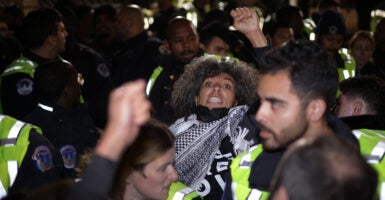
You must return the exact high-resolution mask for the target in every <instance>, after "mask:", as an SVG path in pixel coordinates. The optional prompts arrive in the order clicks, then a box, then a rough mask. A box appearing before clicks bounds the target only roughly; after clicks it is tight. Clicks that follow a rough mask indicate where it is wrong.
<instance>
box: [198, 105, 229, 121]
mask: <svg viewBox="0 0 385 200" xmlns="http://www.w3.org/2000/svg"><path fill="white" fill-rule="evenodd" d="M228 112H229V109H228V108H213V109H209V108H207V107H206V106H202V105H198V106H197V107H196V113H197V118H198V120H199V121H202V122H204V123H208V122H212V121H215V120H218V119H221V118H223V117H224V116H226V115H227V113H228Z"/></svg>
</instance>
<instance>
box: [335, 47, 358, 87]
mask: <svg viewBox="0 0 385 200" xmlns="http://www.w3.org/2000/svg"><path fill="white" fill-rule="evenodd" d="M338 53H339V54H340V56H341V58H342V60H343V61H344V68H337V69H338V80H339V82H341V81H343V80H345V79H348V78H351V77H354V76H356V62H355V61H354V59H353V57H352V56H351V55H350V53H349V51H348V49H346V48H341V49H340V50H338Z"/></svg>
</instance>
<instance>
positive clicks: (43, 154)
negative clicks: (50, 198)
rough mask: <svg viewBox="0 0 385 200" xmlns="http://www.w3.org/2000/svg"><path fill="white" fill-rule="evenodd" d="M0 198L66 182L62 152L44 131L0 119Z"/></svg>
mask: <svg viewBox="0 0 385 200" xmlns="http://www.w3.org/2000/svg"><path fill="white" fill-rule="evenodd" d="M0 129H1V131H0V152H1V156H0V168H1V172H0V183H1V184H0V198H2V197H4V196H5V195H7V194H8V195H11V194H13V195H18V196H19V197H20V195H22V194H19V193H20V192H21V191H23V192H27V191H28V190H31V189H33V188H37V187H39V186H41V185H43V184H46V183H50V182H53V181H56V180H59V179H61V178H63V175H64V174H63V171H62V169H63V161H62V159H61V156H60V154H59V152H58V151H57V150H56V149H55V148H54V147H53V145H52V144H51V143H50V142H49V141H48V140H47V139H46V138H45V137H44V136H43V135H42V131H41V129H40V128H38V127H36V126H33V125H30V124H27V123H25V122H22V121H18V120H16V119H14V118H12V117H9V116H5V115H0Z"/></svg>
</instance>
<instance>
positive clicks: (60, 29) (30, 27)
mask: <svg viewBox="0 0 385 200" xmlns="http://www.w3.org/2000/svg"><path fill="white" fill-rule="evenodd" d="M21 30H22V31H21V37H20V39H21V42H22V43H23V45H24V46H25V47H26V50H25V51H24V52H23V53H22V56H21V57H20V58H18V59H16V60H15V61H14V62H12V63H11V64H10V65H9V66H8V67H7V68H6V69H5V71H4V72H3V74H1V76H0V78H1V79H0V92H1V93H0V94H1V96H0V101H1V102H0V103H1V105H0V107H1V108H2V110H0V111H1V113H3V114H6V115H10V116H12V117H15V118H17V119H22V118H23V117H24V116H25V115H26V114H28V113H29V112H31V111H32V110H33V108H34V107H35V106H36V104H37V102H36V99H35V97H34V91H33V80H32V79H33V74H34V69H35V68H36V67H37V66H38V65H40V64H42V63H44V62H46V61H49V60H52V59H56V58H58V56H59V54H60V53H63V52H64V50H65V40H66V36H67V31H66V29H65V26H64V24H63V21H62V16H61V14H60V13H59V12H58V11H56V10H54V9H42V10H36V11H32V12H30V13H29V14H28V15H27V16H26V17H25V18H24V19H23V23H22V27H21Z"/></svg>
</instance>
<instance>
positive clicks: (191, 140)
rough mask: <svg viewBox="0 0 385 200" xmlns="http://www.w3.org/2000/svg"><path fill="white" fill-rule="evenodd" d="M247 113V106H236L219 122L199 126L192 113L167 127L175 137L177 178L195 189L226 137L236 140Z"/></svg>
mask: <svg viewBox="0 0 385 200" xmlns="http://www.w3.org/2000/svg"><path fill="white" fill-rule="evenodd" d="M247 110H248V106H237V107H233V108H231V109H230V110H229V112H228V114H227V115H226V116H225V117H223V118H221V119H218V120H215V121H212V122H208V123H200V122H199V121H198V120H197V116H196V115H195V114H193V115H190V116H189V117H188V118H187V119H185V118H180V119H178V120H177V121H175V123H174V124H172V125H171V126H170V129H171V131H172V132H173V133H174V134H175V135H176V141H175V153H176V158H175V168H176V170H177V172H178V174H179V179H180V180H181V181H182V182H183V183H185V184H187V185H188V186H190V187H192V188H194V186H196V185H197V184H199V183H200V182H201V180H202V179H203V178H204V177H205V175H206V174H207V172H208V170H209V168H210V166H211V163H212V162H213V160H214V156H215V153H216V152H217V151H218V149H219V146H220V144H221V142H222V140H223V138H224V137H225V136H227V135H228V136H229V137H230V138H231V140H232V141H237V138H235V137H237V136H236V134H232V133H235V132H236V131H237V126H238V124H239V122H240V121H241V120H242V118H243V116H244V115H245V113H246V112H247Z"/></svg>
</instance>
